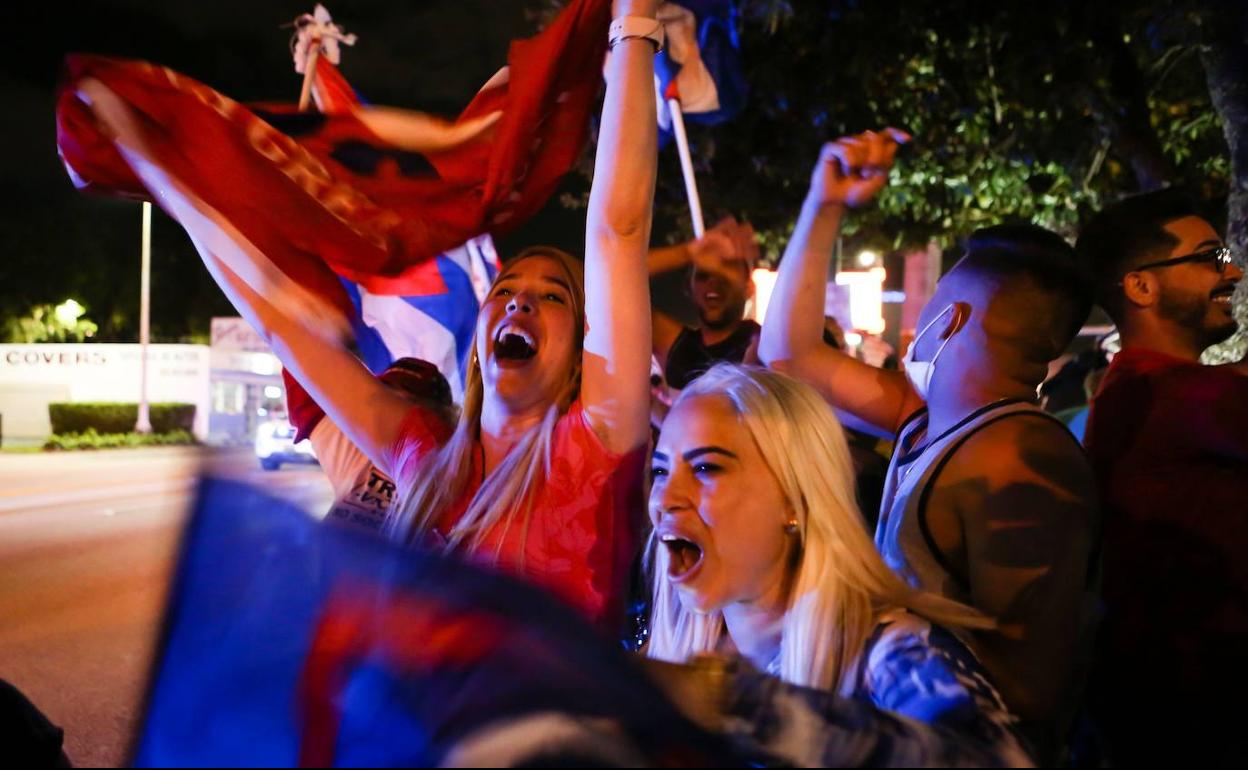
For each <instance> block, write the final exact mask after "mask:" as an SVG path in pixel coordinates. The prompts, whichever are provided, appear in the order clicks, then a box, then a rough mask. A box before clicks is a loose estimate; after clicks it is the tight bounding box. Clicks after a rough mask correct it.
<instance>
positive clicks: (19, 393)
mask: <svg viewBox="0 0 1248 770" xmlns="http://www.w3.org/2000/svg"><path fill="white" fill-rule="evenodd" d="M140 355H141V353H140V347H139V346H138V345H125V344H108V343H83V344H35V345H0V420H3V424H0V431H2V433H0V435H2V436H3V439H4V441H6V442H9V441H11V440H15V441H19V442H27V443H29V442H35V441H41V440H43V439H45V438H47V437H48V435H49V434H51V432H52V426H51V424H50V422H49V421H48V404H50V403H52V402H54V401H71V402H73V401H77V402H83V401H122V402H130V403H137V402H138V400H139V384H140V383H139V378H140V369H141V366H140V365H141V363H142V361H141V358H140ZM209 368H210V367H209V352H208V347H207V346H206V345H151V346H149V347H148V391H147V392H148V400H149V401H152V402H156V401H179V402H183V403H190V404H195V407H196V408H195V425H194V432H195V435H196V436H197V437H198V438H200V439H201V440H202V439H206V438H207V437H208V411H209V402H208V382H209V377H210V371H209Z"/></svg>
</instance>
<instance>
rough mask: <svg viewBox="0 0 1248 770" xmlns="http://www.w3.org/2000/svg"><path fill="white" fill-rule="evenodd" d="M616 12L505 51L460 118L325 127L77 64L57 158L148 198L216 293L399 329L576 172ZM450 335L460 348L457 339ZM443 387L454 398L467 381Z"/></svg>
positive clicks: (324, 325)
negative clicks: (492, 238)
mask: <svg viewBox="0 0 1248 770" xmlns="http://www.w3.org/2000/svg"><path fill="white" fill-rule="evenodd" d="M609 6H610V3H609V1H608V0H572V2H571V3H570V4H569V5H568V6H567V7H566V8H565V9H564V11H563V12H562V13H561V14H560V15H559V16H558V17H557V18H556V19H555V20H554V22H552V23H551V25H550V26H548V27H547V28H546V29H545V30H543V31H542V32H541V33H539V34H538V35H536V36H535V37H533V38H530V39H528V40H523V41H518V42H515V43H513V44H512V46H511V49H510V52H509V55H508V66H507V67H506V68H504V69H503V70H502V71H500V72H499V73H498V74H497V75H495V76H494V77H493V78H491V80H490V81H489V82H488V83H486V85H485V86H484V87H483V88H482V89H481V91H480V92H479V93H478V94H477V96H476V97H475V98H474V99H473V100H472V102H471V103H470V104H469V105H468V107H467V108H466V109H465V110H464V112H463V113H461V114H460V116H459V118H457V119H456V120H454V121H446V120H441V119H438V118H434V117H431V116H428V115H422V114H419V113H413V112H408V111H404V110H397V109H393V108H387V107H375V106H366V105H361V104H358V102H357V103H356V104H348V105H347V106H343V105H342V102H343V101H344V99H338V100H337V104H338V106H333V107H328V106H327V109H330V110H331V111H330V112H329V113H327V114H315V113H300V112H298V111H297V110H296V109H294V107H292V106H291V105H268V106H256V107H252V108H249V107H246V106H244V105H241V104H239V103H237V102H235V101H233V100H231V99H229V98H228V97H226V96H224V95H222V94H220V93H218V92H216V91H214V90H212V89H211V88H208V87H207V86H205V85H203V84H200V83H198V82H196V81H194V80H191V79H190V78H187V77H185V76H182V75H180V74H178V73H176V72H174V71H172V70H169V69H166V68H163V67H158V66H155V65H151V64H147V63H144V62H136V61H124V60H118V59H110V58H104V57H97V56H84V55H76V56H71V57H69V58H68V59H67V61H66V76H65V79H64V83H63V86H62V89H61V91H60V93H59V95H58V104H57V141H58V148H59V150H60V153H61V157H62V159H63V161H64V163H65V166H66V168H67V170H68V171H69V174H70V176H71V178H72V179H73V180H74V182H75V184H77V185H78V186H79V187H81V188H84V189H87V190H94V191H98V192H104V193H110V194H115V195H127V196H131V197H136V198H148V199H152V200H154V201H156V202H157V203H158V204H159V205H161V206H162V208H164V209H165V211H167V212H168V213H169V214H170V215H171V216H173V217H174V218H175V219H177V220H178V221H179V222H180V223H181V224H182V225H183V226H184V227H185V228H186V229H187V231H188V233H189V234H190V235H191V238H192V240H193V241H194V242H195V245H196V246H197V248H198V249H199V251H200V253H201V254H202V255H203V256H204V259H205V263H206V264H207V266H208V267H209V269H210V270H212V271H213V272H214V274H216V275H217V276H218V279H219V282H221V283H223V284H225V283H227V282H226V281H225V280H222V278H221V276H222V273H221V270H222V269H223V268H226V269H228V270H230V271H231V272H233V273H234V274H235V275H237V276H238V277H239V278H240V279H241V280H242V281H244V282H245V283H247V284H248V285H250V286H251V287H252V288H253V289H254V290H256V291H257V292H259V293H260V294H261V295H262V296H263V297H264V298H265V299H266V300H267V301H269V302H270V303H272V304H273V305H274V306H275V307H277V308H279V309H280V310H282V311H283V312H285V313H286V314H287V315H289V316H290V317H291V318H293V319H294V320H296V321H299V322H300V323H302V324H303V325H305V326H306V327H307V328H308V329H310V330H312V331H314V332H319V333H322V334H324V335H326V336H333V335H337V336H347V337H349V338H350V337H351V336H352V335H351V334H350V332H351V326H352V324H351V322H350V319H352V318H357V319H358V318H361V317H365V316H368V315H369V314H371V315H372V317H373V318H374V319H377V318H382V317H384V318H389V319H390V323H391V324H392V325H394V324H398V325H402V324H404V323H406V321H407V320H410V316H412V315H413V313H416V312H419V313H424V314H425V315H433V314H432V313H429V312H428V308H429V307H436V306H437V305H438V302H437V301H436V300H434V301H432V305H429V304H428V303H425V304H424V305H423V306H422V302H423V300H424V299H427V298H436V297H439V296H445V295H449V294H450V290H451V285H450V284H451V283H453V282H454V281H465V280H466V281H467V282H468V283H470V284H474V285H480V284H482V283H488V280H489V278H490V275H489V270H488V264H487V269H486V270H484V271H477V272H475V273H474V272H473V270H466V271H465V270H463V269H462V268H463V266H464V265H465V264H468V265H471V264H472V262H473V260H478V261H481V262H485V263H489V262H491V261H492V255H491V253H490V250H489V249H488V248H486V247H485V246H484V245H481V246H480V248H478V249H477V253H476V255H475V256H474V255H473V253H472V252H473V247H472V246H471V245H469V246H468V247H467V249H466V251H465V252H463V253H459V254H458V255H456V254H455V253H453V252H454V250H456V249H458V248H459V247H461V246H462V245H463V244H465V243H466V242H468V241H469V240H470V239H473V238H475V237H477V236H478V235H480V234H482V233H506V232H507V231H508V230H510V229H511V228H513V227H515V226H516V225H518V224H520V223H521V222H522V221H524V220H525V219H526V218H527V217H529V216H531V215H532V214H533V213H535V212H536V211H537V210H538V209H539V208H540V207H541V206H542V205H543V204H544V203H545V201H546V200H547V198H549V196H550V194H551V193H552V192H553V191H554V189H555V187H556V186H557V184H558V182H559V179H560V178H561V177H562V175H563V174H564V173H565V172H566V171H567V170H568V168H570V167H571V165H572V163H573V162H575V160H576V158H577V156H578V154H579V152H580V149H581V146H582V144H583V141H584V138H585V135H586V128H587V125H588V118H589V115H590V112H591V110H592V107H593V102H594V99H595V97H596V94H597V92H598V88H599V85H600V80H601V78H600V74H599V73H600V72H601V66H600V65H601V61H602V56H603V54H604V50H605V45H606V44H605V41H606V32H605V30H606V27H607V22H608V20H609V14H610V7H609ZM331 66H332V65H331ZM317 67H318V72H319V71H320V70H321V68H322V67H323V65H321V64H320V63H319V61H318V65H317ZM318 80H321V78H318ZM322 82H323V83H324V84H325V86H326V89H329V88H330V87H331V86H333V85H334V84H335V81H333V80H331V79H330V78H325V79H323V80H322ZM342 84H345V81H341V83H339V85H342ZM347 88H348V89H349V87H347ZM339 95H340V96H341V95H342V94H341V92H340V93H339ZM322 96H323V95H322ZM330 101H331V102H332V101H334V100H332V99H331V100H330ZM347 101H350V100H347ZM439 255H443V256H442V257H439ZM465 276H466V277H465ZM340 279H345V280H346V281H347V282H349V284H351V286H345V287H344V285H343V284H342V283H341V281H340ZM227 293H229V292H228V291H227ZM478 296H479V294H478ZM377 298H385V299H384V300H378V299H377ZM397 298H405V299H403V300H398V299H397ZM412 298H422V302H414V301H413V300H412ZM400 301H401V302H402V303H403V304H405V305H407V306H408V307H410V308H412V310H411V311H409V310H408V309H407V307H402V306H400V305H399V304H398V302H400ZM236 304H238V303H237V302H236ZM378 305H389V306H390V309H389V310H387V311H384V312H383V311H381V310H378V309H377V306H378ZM396 309H397V310H398V311H401V312H400V313H399V314H398V315H395V314H394V313H392V312H391V311H393V310H396ZM464 312H465V314H470V315H475V308H468V309H466V310H465V311H464ZM357 314H358V315H357ZM404 316H407V317H408V318H406V319H405V318H404ZM396 319H397V320H396ZM253 320H254V319H253ZM436 320H437V319H436V318H435V321H436ZM365 325H368V326H371V327H372V328H374V329H376V328H377V325H376V324H367V323H365ZM382 325H383V326H384V325H385V324H382ZM355 326H357V327H358V326H359V323H358V321H357V323H356V324H355ZM355 331H356V332H357V335H355V337H356V341H357V343H360V344H361V347H365V346H366V345H365V343H364V341H362V340H360V339H359V338H358V331H359V330H358V328H357V329H356V330H355ZM450 336H453V337H455V339H456V350H457V352H459V351H462V350H464V347H463V336H462V334H460V333H459V332H458V331H452V332H451V335H450ZM385 344H386V346H387V347H388V348H389V347H390V346H391V341H390V340H389V339H386V340H385ZM390 352H391V354H393V355H400V353H399V352H398V351H396V350H393V349H391V350H390ZM425 357H435V356H428V355H426V356H425ZM447 374H448V379H451V380H452V382H454V383H455V384H456V385H458V371H448V372H447Z"/></svg>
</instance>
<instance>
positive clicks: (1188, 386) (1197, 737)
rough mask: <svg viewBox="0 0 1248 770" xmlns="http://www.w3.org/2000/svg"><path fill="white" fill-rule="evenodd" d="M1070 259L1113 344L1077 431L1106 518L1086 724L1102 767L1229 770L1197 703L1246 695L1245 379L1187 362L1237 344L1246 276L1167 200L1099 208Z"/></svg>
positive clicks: (1238, 739)
mask: <svg viewBox="0 0 1248 770" xmlns="http://www.w3.org/2000/svg"><path fill="white" fill-rule="evenodd" d="M1077 248H1078V252H1079V254H1080V255H1081V256H1082V257H1083V258H1084V259H1085V260H1086V261H1087V264H1089V265H1090V266H1091V267H1092V269H1093V271H1094V273H1095V278H1096V287H1097V301H1098V303H1099V304H1100V305H1101V307H1103V308H1104V309H1105V311H1106V312H1107V313H1108V314H1109V316H1110V318H1112V319H1113V321H1114V323H1115V324H1117V326H1118V331H1119V333H1120V335H1121V339H1122V351H1121V352H1120V353H1119V354H1118V355H1117V356H1116V357H1115V358H1114V361H1113V363H1112V364H1111V365H1110V368H1109V371H1108V373H1107V374H1106V375H1105V380H1104V382H1103V383H1102V384H1101V387H1100V389H1099V391H1098V392H1097V395H1096V397H1095V399H1094V400H1093V403H1092V411H1091V416H1090V418H1089V423H1088V436H1087V446H1088V451H1089V454H1090V456H1091V459H1092V462H1093V467H1094V470H1095V472H1096V475H1097V480H1098V482H1099V483H1100V488H1101V496H1102V499H1103V502H1104V511H1105V513H1104V516H1105V525H1104V526H1105V530H1104V586H1103V587H1104V600H1105V606H1106V615H1105V621H1104V625H1103V627H1102V630H1101V633H1100V639H1099V643H1098V646H1099V652H1098V659H1097V664H1096V667H1095V669H1094V676H1093V687H1092V707H1093V713H1094V716H1095V717H1096V721H1097V722H1098V726H1099V727H1100V730H1101V733H1102V736H1103V738H1104V742H1105V744H1106V750H1107V751H1108V753H1109V758H1110V759H1111V760H1112V761H1113V762H1114V763H1115V764H1119V765H1128V764H1158V763H1161V764H1169V763H1172V762H1175V761H1178V760H1179V759H1182V760H1184V761H1186V762H1201V760H1203V761H1204V762H1208V763H1211V764H1225V763H1227V762H1231V763H1236V760H1240V761H1241V762H1239V763H1242V760H1244V759H1248V732H1246V731H1244V730H1243V728H1242V727H1241V726H1238V725H1237V724H1236V723H1237V722H1239V721H1241V720H1240V718H1239V717H1240V715H1239V713H1237V711H1236V710H1234V709H1232V710H1223V709H1218V708H1213V709H1210V708H1207V707H1206V708H1198V706H1200V705H1204V706H1209V705H1211V704H1212V703H1213V702H1217V701H1220V700H1222V699H1223V696H1227V697H1231V698H1235V697H1238V695H1239V694H1240V693H1243V692H1245V691H1248V674H1246V673H1245V672H1246V671H1248V667H1245V665H1244V659H1243V655H1244V652H1245V651H1248V559H1245V552H1246V551H1248V376H1245V374H1244V373H1243V371H1244V370H1243V368H1242V363H1241V364H1238V365H1231V366H1203V365H1201V363H1200V356H1201V353H1202V352H1203V351H1204V350H1205V348H1207V347H1209V346H1210V345H1213V344H1216V343H1218V342H1222V341H1223V340H1225V339H1227V338H1228V337H1230V336H1231V335H1232V334H1234V333H1235V329H1236V323H1235V319H1234V317H1233V315H1232V309H1231V295H1232V293H1233V292H1234V290H1235V286H1236V284H1237V283H1238V281H1239V280H1240V279H1241V278H1242V277H1243V271H1242V270H1241V269H1240V268H1239V267H1237V266H1236V265H1235V263H1234V260H1233V259H1232V254H1231V251H1230V249H1228V248H1227V247H1226V245H1225V244H1224V243H1223V242H1222V239H1221V237H1220V236H1219V235H1218V233H1217V231H1216V230H1215V229H1214V228H1213V226H1212V225H1210V224H1209V222H1208V221H1207V220H1206V219H1204V218H1203V217H1202V216H1201V215H1200V213H1199V212H1198V210H1197V209H1196V208H1195V206H1194V204H1193V203H1192V202H1191V201H1190V200H1189V199H1188V198H1186V197H1185V196H1184V195H1182V194H1181V193H1179V192H1177V191H1174V190H1162V191H1159V192H1153V193H1147V194H1144V195H1139V196H1135V197H1132V198H1128V199H1126V200H1123V201H1121V202H1119V203H1117V204H1115V205H1113V206H1110V207H1108V208H1106V209H1105V210H1104V211H1102V212H1101V213H1100V214H1098V215H1097V216H1096V217H1094V218H1093V219H1092V221H1091V222H1089V224H1088V225H1087V227H1085V228H1084V229H1083V232H1082V233H1081V234H1080V237H1079V242H1078V247H1077ZM1144 736H1147V738H1144Z"/></svg>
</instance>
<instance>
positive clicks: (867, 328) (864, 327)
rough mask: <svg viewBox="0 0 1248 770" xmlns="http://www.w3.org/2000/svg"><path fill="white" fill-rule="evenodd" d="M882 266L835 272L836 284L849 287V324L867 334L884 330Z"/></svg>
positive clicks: (880, 332)
mask: <svg viewBox="0 0 1248 770" xmlns="http://www.w3.org/2000/svg"><path fill="white" fill-rule="evenodd" d="M884 276H885V273H884V268H882V267H873V268H871V269H870V270H846V271H842V272H840V273H837V274H836V285H837V286H844V287H846V288H848V289H849V324H850V326H851V327H852V328H854V329H859V330H861V331H864V332H867V333H868V334H882V333H883V332H884Z"/></svg>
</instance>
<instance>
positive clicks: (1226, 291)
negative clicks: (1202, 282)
mask: <svg viewBox="0 0 1248 770" xmlns="http://www.w3.org/2000/svg"><path fill="white" fill-rule="evenodd" d="M1234 294H1235V286H1234V285H1231V286H1223V287H1221V288H1219V289H1216V290H1215V291H1214V292H1213V293H1212V294H1210V295H1209V296H1210V298H1211V299H1212V300H1213V301H1214V303H1215V304H1218V305H1225V306H1226V307H1230V305H1231V297H1232V296H1234Z"/></svg>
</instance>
